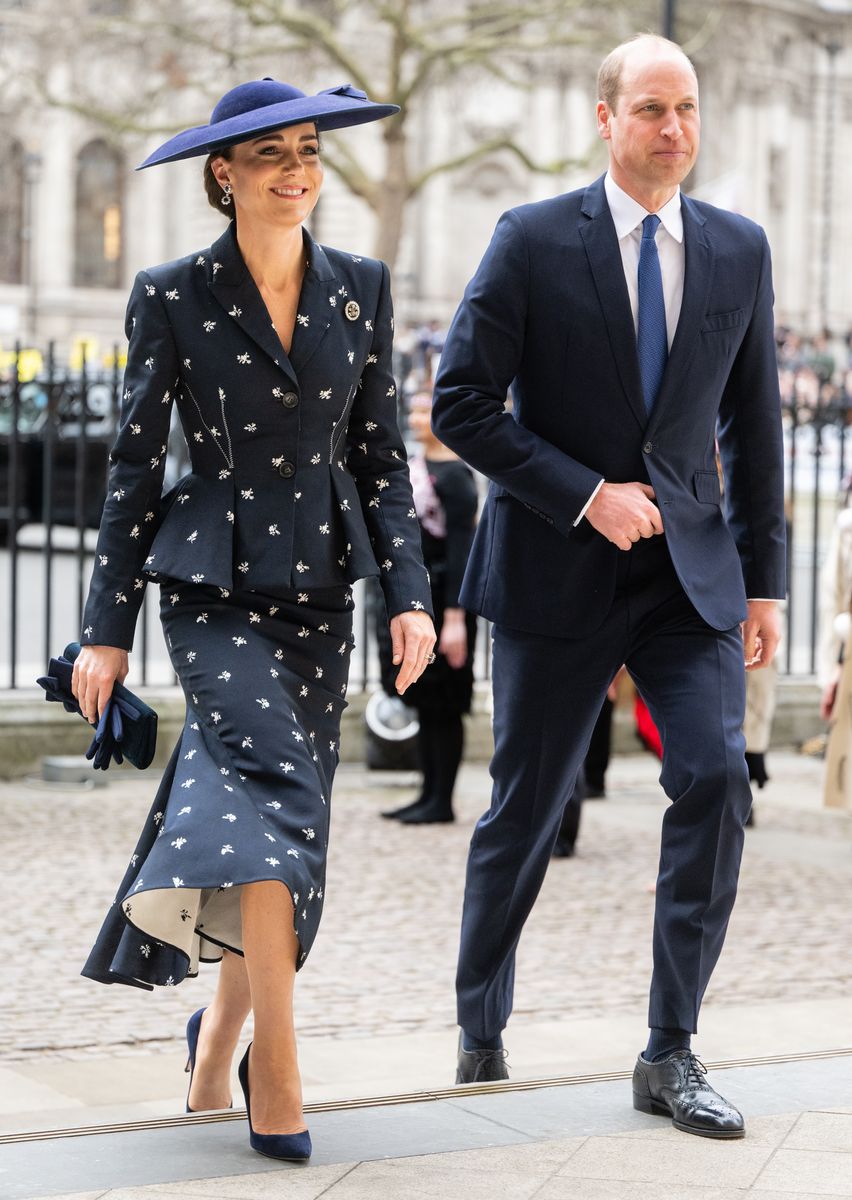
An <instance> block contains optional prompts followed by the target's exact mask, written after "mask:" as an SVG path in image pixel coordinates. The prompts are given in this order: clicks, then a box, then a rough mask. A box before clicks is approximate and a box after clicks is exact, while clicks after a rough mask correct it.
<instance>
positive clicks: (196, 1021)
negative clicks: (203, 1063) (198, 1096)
mask: <svg viewBox="0 0 852 1200" xmlns="http://www.w3.org/2000/svg"><path fill="white" fill-rule="evenodd" d="M206 1011H207V1009H206V1008H199V1010H198V1012H194V1013H193V1014H192V1016H191V1017H190V1018H189V1020H188V1021H187V1023H186V1048H187V1050H188V1054H187V1059H186V1066H185V1067H184V1070H185V1071H186V1073H187V1075H188V1076H189V1087H188V1089H187V1092H186V1111H187V1112H188V1113H191V1112H195V1109H193V1108H190V1107H189V1093H190V1092H191V1091H192V1076H193V1073H194V1071H195V1051H196V1050H197V1049H198V1035H199V1033H200V1032H201V1018H202V1017H203V1016H204V1014H205V1012H206Z"/></svg>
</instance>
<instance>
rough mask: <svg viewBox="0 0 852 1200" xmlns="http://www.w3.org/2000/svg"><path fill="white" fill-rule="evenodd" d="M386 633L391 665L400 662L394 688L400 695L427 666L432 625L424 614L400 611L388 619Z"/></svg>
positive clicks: (433, 642)
mask: <svg viewBox="0 0 852 1200" xmlns="http://www.w3.org/2000/svg"><path fill="white" fill-rule="evenodd" d="M390 633H391V644H392V646H393V665H394V666H395V667H399V666H400V664H401V669H400V672H399V674H398V675H397V677H396V690H397V691H398V692H399V694H400V696H401V695H402V694H403V692H404V691H405V689H406V688H407V687H410V685H411V684H412V683H414V681H415V680H416V679H419V678H420V676H421V675H422V674H423V672H424V671H425V670H426V668H427V667H428V665H429V658H430V655H431V654H432V650H433V649H434V646H435V627H434V625H433V624H432V618H431V617H430V616H429V614H428V613H425V612H404V613H398V614H397V616H395V617H392V618H391V623H390Z"/></svg>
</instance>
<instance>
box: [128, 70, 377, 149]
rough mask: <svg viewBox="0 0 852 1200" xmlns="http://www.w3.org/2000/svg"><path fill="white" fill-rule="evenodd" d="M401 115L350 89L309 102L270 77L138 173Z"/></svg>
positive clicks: (229, 97)
mask: <svg viewBox="0 0 852 1200" xmlns="http://www.w3.org/2000/svg"><path fill="white" fill-rule="evenodd" d="M398 112H399V105H397V104H375V103H374V102H373V101H372V100H368V99H367V93H366V92H362V91H359V90H358V88H355V87H353V86H352V84H351V83H344V84H341V86H340V87H335V88H326V89H325V90H324V91H321V92H317V94H316V95H315V96H307V95H305V93H304V92H300V91H299V89H298V88H295V87H291V85H290V84H289V83H279V82H278V80H277V79H270V78H268V77H267V78H265V79H256V80H252V82H251V83H241V84H240V85H239V86H238V87H235V88H232V89H231V91H230V92H226V93H225V95H224V96H223V97H222V99H221V100H220V101H219V103H218V104H217V105H216V107H215V108H214V109H213V112H212V113H211V114H210V124H209V125H196V126H194V127H193V128H192V129H184V131H183V133H176V134H175V136H174V137H172V138H169V140H168V141H167V142H163V144H162V146H158V147H157V149H156V150H155V151H154V152H153V153H152V154H149V155H148V157H147V158H146V159H145V161H144V162H143V163H140V164H139V166H138V167H137V168H136V170H137V171H141V170H143V169H144V168H145V167H153V166H156V165H157V163H166V162H175V161H177V160H178V159H180V158H195V157H196V156H197V155H201V154H213V153H215V151H217V150H224V149H225V147H226V146H235V145H236V144H237V143H238V142H245V141H248V140H249V139H250V138H254V137H259V136H260V134H262V133H268V132H269V131H270V130H272V129H282V128H283V127H284V126H285V125H301V124H302V123H303V122H305V121H313V122H315V124H316V126H317V128H318V129H344V128H346V127H347V126H349V125H365V124H366V123H367V122H368V121H380V120H381V119H382V117H390V116H393V114H394V113H398Z"/></svg>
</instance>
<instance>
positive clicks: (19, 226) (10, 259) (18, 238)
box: [0, 134, 24, 283]
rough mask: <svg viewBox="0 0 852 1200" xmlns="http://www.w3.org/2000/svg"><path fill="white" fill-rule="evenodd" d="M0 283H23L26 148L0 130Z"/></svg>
mask: <svg viewBox="0 0 852 1200" xmlns="http://www.w3.org/2000/svg"><path fill="white" fill-rule="evenodd" d="M0 162H2V163H3V186H2V187H0V283H23V271H24V148H23V146H22V145H21V143H20V142H18V141H15V140H14V139H12V138H7V137H4V136H3V135H2V134H0Z"/></svg>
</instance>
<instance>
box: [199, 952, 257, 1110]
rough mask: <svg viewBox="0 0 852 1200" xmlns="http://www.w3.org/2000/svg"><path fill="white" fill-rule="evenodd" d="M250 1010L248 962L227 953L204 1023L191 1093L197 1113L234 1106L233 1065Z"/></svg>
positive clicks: (223, 959)
mask: <svg viewBox="0 0 852 1200" xmlns="http://www.w3.org/2000/svg"><path fill="white" fill-rule="evenodd" d="M250 1011H251V992H250V990H249V982H248V974H247V972H246V964H245V959H244V958H243V957H242V955H240V954H233V953H232V952H231V951H230V950H226V951H225V952H224V955H223V958H222V963H221V966H220V967H219V982H218V984H217V986H216V993H215V995H214V997H213V999H212V1001H211V1002H210V1005H209V1007H208V1008H207V1010H206V1011H205V1013H204V1016H203V1018H202V1021H201V1032H200V1034H199V1037H198V1049H197V1051H196V1055H195V1072H194V1074H193V1076H192V1088H191V1090H190V1093H189V1107H190V1108H191V1109H192V1110H193V1112H204V1111H206V1110H208V1109H211V1108H227V1107H228V1105H229V1104H230V1103H231V1063H232V1061H233V1057H234V1051H235V1050H236V1048H237V1042H238V1041H239V1038H240V1034H241V1033H242V1028H243V1025H244V1024H245V1020H246V1017H247V1016H248V1014H249V1012H250Z"/></svg>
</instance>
